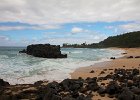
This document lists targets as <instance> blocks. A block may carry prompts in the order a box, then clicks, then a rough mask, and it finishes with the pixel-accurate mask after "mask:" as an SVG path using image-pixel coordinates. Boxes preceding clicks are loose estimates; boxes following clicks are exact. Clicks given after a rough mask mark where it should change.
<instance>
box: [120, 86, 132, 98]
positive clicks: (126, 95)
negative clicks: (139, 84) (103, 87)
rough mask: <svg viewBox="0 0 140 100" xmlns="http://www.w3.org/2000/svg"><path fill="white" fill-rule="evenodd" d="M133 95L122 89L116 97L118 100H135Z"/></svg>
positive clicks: (126, 89)
mask: <svg viewBox="0 0 140 100" xmlns="http://www.w3.org/2000/svg"><path fill="white" fill-rule="evenodd" d="M134 98H135V97H134V93H133V92H131V91H130V90H129V89H128V88H124V89H123V91H122V93H120V94H119V95H118V99H119V100H135V99H134Z"/></svg>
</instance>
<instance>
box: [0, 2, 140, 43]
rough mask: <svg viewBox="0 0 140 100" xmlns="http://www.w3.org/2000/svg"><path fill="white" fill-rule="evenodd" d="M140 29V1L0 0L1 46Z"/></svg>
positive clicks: (88, 38)
mask: <svg viewBox="0 0 140 100" xmlns="http://www.w3.org/2000/svg"><path fill="white" fill-rule="evenodd" d="M138 30H140V0H0V46H26V45H28V44H32V43H51V44H62V43H83V42H85V41H86V42H87V43H93V42H99V41H101V40H103V39H105V38H107V37H108V36H111V35H117V34H121V33H124V32H130V31H138Z"/></svg>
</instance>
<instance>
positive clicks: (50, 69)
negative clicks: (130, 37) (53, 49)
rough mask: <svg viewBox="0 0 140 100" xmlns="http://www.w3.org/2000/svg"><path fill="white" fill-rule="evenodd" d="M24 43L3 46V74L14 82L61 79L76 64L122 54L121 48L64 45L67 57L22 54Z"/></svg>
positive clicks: (0, 53) (0, 59)
mask: <svg viewBox="0 0 140 100" xmlns="http://www.w3.org/2000/svg"><path fill="white" fill-rule="evenodd" d="M22 49H23V47H0V78H2V79H4V80H6V81H8V82H10V83H11V84H23V83H33V82H35V81H38V80H49V81H53V80H56V81H61V80H63V79H65V78H70V75H69V73H71V72H73V71H74V70H75V69H76V68H79V67H85V66H90V65H93V64H94V63H96V62H100V61H106V60H109V58H110V57H112V56H117V57H119V56H121V53H122V52H123V51H122V50H112V49H87V48H62V49H61V51H62V53H67V54H68V58H66V59H47V58H37V57H32V56H30V55H26V54H19V53H18V51H20V50H22Z"/></svg>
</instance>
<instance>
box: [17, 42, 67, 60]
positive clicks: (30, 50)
mask: <svg viewBox="0 0 140 100" xmlns="http://www.w3.org/2000/svg"><path fill="white" fill-rule="evenodd" d="M19 53H26V54H28V55H32V56H35V57H42V58H67V54H61V51H60V45H50V44H34V45H29V46H27V49H26V50H25V49H24V50H22V51H19Z"/></svg>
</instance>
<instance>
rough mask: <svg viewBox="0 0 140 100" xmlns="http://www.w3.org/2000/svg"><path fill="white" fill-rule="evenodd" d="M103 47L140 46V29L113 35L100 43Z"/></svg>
mask: <svg viewBox="0 0 140 100" xmlns="http://www.w3.org/2000/svg"><path fill="white" fill-rule="evenodd" d="M98 45H99V46H101V47H128V48H132V47H140V31H137V32H129V33H125V34H122V35H117V36H111V37H108V38H107V39H105V40H104V41H101V42H99V44H98Z"/></svg>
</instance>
